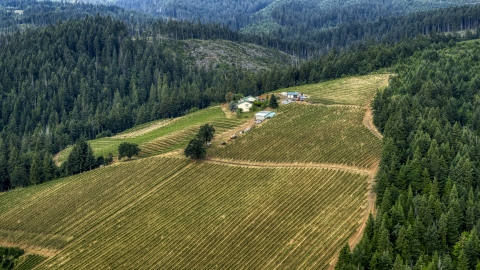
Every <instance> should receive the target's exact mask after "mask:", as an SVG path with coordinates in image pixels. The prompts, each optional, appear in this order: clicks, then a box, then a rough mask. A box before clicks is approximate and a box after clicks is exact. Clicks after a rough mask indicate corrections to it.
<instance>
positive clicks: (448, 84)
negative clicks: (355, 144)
mask: <svg viewBox="0 0 480 270" xmlns="http://www.w3.org/2000/svg"><path fill="white" fill-rule="evenodd" d="M479 54H480V49H479V47H478V44H476V42H466V43H459V44H456V45H455V44H453V45H452V46H448V47H446V48H444V49H441V50H434V51H431V50H428V51H426V52H425V53H418V54H415V56H413V57H411V58H410V59H408V60H407V61H405V62H404V63H403V64H401V65H399V66H398V68H397V75H396V76H394V77H392V78H391V79H390V85H389V86H388V87H387V89H385V90H384V91H380V92H378V93H377V95H376V97H375V100H374V102H373V107H374V122H375V123H376V124H377V125H378V127H379V128H380V130H381V131H383V135H384V146H383V152H382V160H381V162H380V168H379V172H378V174H377V177H376V183H375V190H376V192H377V206H378V209H379V211H378V214H377V218H376V219H375V227H376V228H377V229H376V230H375V231H374V236H373V240H374V242H375V244H374V245H373V246H372V247H373V248H372V255H371V257H370V258H371V263H370V264H369V265H367V264H365V261H366V260H361V261H360V260H359V259H356V258H359V257H360V256H359V255H357V253H360V254H363V253H364V251H363V250H360V249H359V250H357V249H354V250H353V252H352V258H353V264H354V265H358V264H360V265H361V267H373V266H374V267H377V268H380V261H381V260H380V258H382V256H384V257H385V260H384V263H385V265H388V264H389V263H388V262H393V258H396V259H395V263H393V265H394V266H395V267H396V268H399V267H400V265H401V264H402V263H403V264H405V265H415V268H414V269H425V268H427V267H430V266H431V267H435V268H436V267H437V266H438V267H440V266H439V265H441V267H442V269H474V268H475V267H476V266H477V265H478V263H479V261H480V255H479V254H480V253H479V251H480V248H479V247H480V244H479V240H478V233H477V229H478V228H479V226H478V224H480V212H479V209H480V208H478V207H479V206H480V203H479V202H480V197H479V194H480V181H479V179H480V178H479V176H480V174H479V171H478V168H480V155H479V153H480V152H479V149H480V147H479V141H480V129H479V128H478V126H477V122H478V121H477V120H478V119H477V116H478V115H480V106H478V105H479V104H477V103H476V100H477V99H478V97H477V96H478V95H479V94H480V92H479V90H480V88H478V87H477V77H478V73H479V72H480V64H479V62H478V61H477V58H478V55H479ZM459 74H461V76H459ZM364 237H365V236H364ZM382 254H383V255H382ZM387 255H388V256H387ZM398 258H400V259H402V260H403V262H401V261H400V259H398ZM372 263H373V264H372Z"/></svg>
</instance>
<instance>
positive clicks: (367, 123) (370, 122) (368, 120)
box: [363, 106, 383, 140]
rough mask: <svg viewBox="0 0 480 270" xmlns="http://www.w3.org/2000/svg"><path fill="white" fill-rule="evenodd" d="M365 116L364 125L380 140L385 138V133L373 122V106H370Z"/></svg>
mask: <svg viewBox="0 0 480 270" xmlns="http://www.w3.org/2000/svg"><path fill="white" fill-rule="evenodd" d="M366 109H367V111H366V112H365V116H364V117H363V125H364V126H365V127H366V128H367V129H368V130H370V131H371V132H372V133H373V135H375V136H376V137H377V138H379V139H380V140H381V139H383V135H382V134H381V133H380V132H379V131H378V129H377V127H376V126H375V125H374V124H373V113H372V108H371V107H370V106H368V107H367V108H366Z"/></svg>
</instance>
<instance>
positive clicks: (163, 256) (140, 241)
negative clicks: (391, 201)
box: [0, 157, 368, 269]
mask: <svg viewBox="0 0 480 270" xmlns="http://www.w3.org/2000/svg"><path fill="white" fill-rule="evenodd" d="M220 175H221V176H220ZM367 179H368V175H367V174H364V173H363V174H362V173H360V174H359V173H350V172H348V171H343V170H331V169H315V168H284V169H282V168H245V167H240V166H233V165H218V164H212V163H208V162H204V163H188V162H187V161H186V160H178V159H171V158H162V157H155V158H148V159H142V160H137V161H133V162H129V163H124V164H121V165H117V166H110V167H106V168H102V169H98V170H95V171H92V172H88V173H84V174H82V175H79V176H75V177H70V178H67V179H63V180H60V181H55V182H51V183H48V184H46V185H41V186H36V187H32V188H28V189H24V190H19V191H15V192H12V193H7V194H4V195H2V196H0V201H1V202H2V206H1V207H2V209H1V210H2V211H1V212H0V213H2V214H0V228H1V231H2V233H3V235H2V238H4V237H7V238H8V239H9V240H10V241H12V242H16V243H22V244H28V245H31V246H37V247H38V248H39V249H49V250H52V251H55V253H57V255H56V256H54V257H52V258H51V259H49V260H47V261H46V262H45V263H44V264H42V265H41V267H40V268H39V269H49V268H54V269H57V268H62V269H66V268H68V269H94V268H95V269H105V268H114V269H133V268H139V263H140V262H141V263H140V268H143V269H147V268H157V269H158V268H164V269H212V268H228V267H233V268H240V267H242V266H243V267H247V268H252V269H262V268H263V269H265V268H268V269H273V268H276V267H280V268H291V267H301V268H312V267H313V268H317V267H320V268H323V267H325V266H326V265H327V264H328V262H329V259H330V258H331V257H332V256H333V255H334V254H335V253H336V252H337V250H338V248H339V247H340V246H341V245H342V244H343V243H344V241H345V240H347V239H348V238H349V237H350V236H351V235H352V234H353V233H354V232H355V231H356V230H357V228H358V223H359V222H360V221H361V220H362V218H363V212H364V210H365V207H366V204H365V201H366V196H367V194H368V190H367V188H368V180H367ZM80 186H82V187H80ZM36 213H43V214H42V215H38V218H35V219H32V218H29V217H31V216H32V215H36Z"/></svg>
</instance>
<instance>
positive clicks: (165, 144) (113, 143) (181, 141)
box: [58, 106, 248, 162]
mask: <svg viewBox="0 0 480 270" xmlns="http://www.w3.org/2000/svg"><path fill="white" fill-rule="evenodd" d="M247 120H248V119H246V118H236V117H235V118H227V117H226V115H225V113H224V112H223V111H222V109H221V108H220V106H216V107H210V108H207V109H204V110H200V111H198V112H195V113H192V114H189V115H186V116H183V117H180V118H176V119H173V120H170V121H166V120H160V121H156V122H152V123H148V124H144V125H142V126H141V127H140V128H139V127H134V128H132V129H130V130H127V131H125V132H122V133H121V134H119V135H117V136H114V137H109V138H101V139H96V140H91V141H89V143H90V145H91V146H92V149H93V151H94V153H95V156H106V155H108V153H112V154H113V155H114V156H117V155H118V152H117V148H118V146H119V145H120V144H121V143H122V142H130V143H136V144H138V145H139V146H140V149H142V152H141V153H140V156H142V157H146V156H152V155H158V154H162V153H165V152H168V151H172V150H176V149H180V148H184V147H185V146H186V145H187V144H188V141H189V140H190V139H191V138H192V137H193V136H194V135H195V134H196V133H197V131H198V128H199V127H200V126H201V125H204V124H207V123H209V124H211V125H213V126H214V127H215V129H216V132H218V133H220V132H223V131H225V130H228V129H231V128H233V127H235V126H237V125H240V124H242V123H244V122H245V121H247ZM152 126H153V127H157V128H152ZM144 130H147V131H148V132H144ZM70 151H71V148H67V149H65V150H64V151H62V153H61V154H60V156H59V158H58V161H59V162H63V161H65V160H66V159H67V157H68V154H69V153H70Z"/></svg>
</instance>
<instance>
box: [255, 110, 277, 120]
mask: <svg viewBox="0 0 480 270" xmlns="http://www.w3.org/2000/svg"><path fill="white" fill-rule="evenodd" d="M276 115H277V114H276V113H275V112H272V111H261V112H258V113H256V114H255V120H259V121H263V120H265V119H269V118H272V117H274V116H276Z"/></svg>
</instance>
